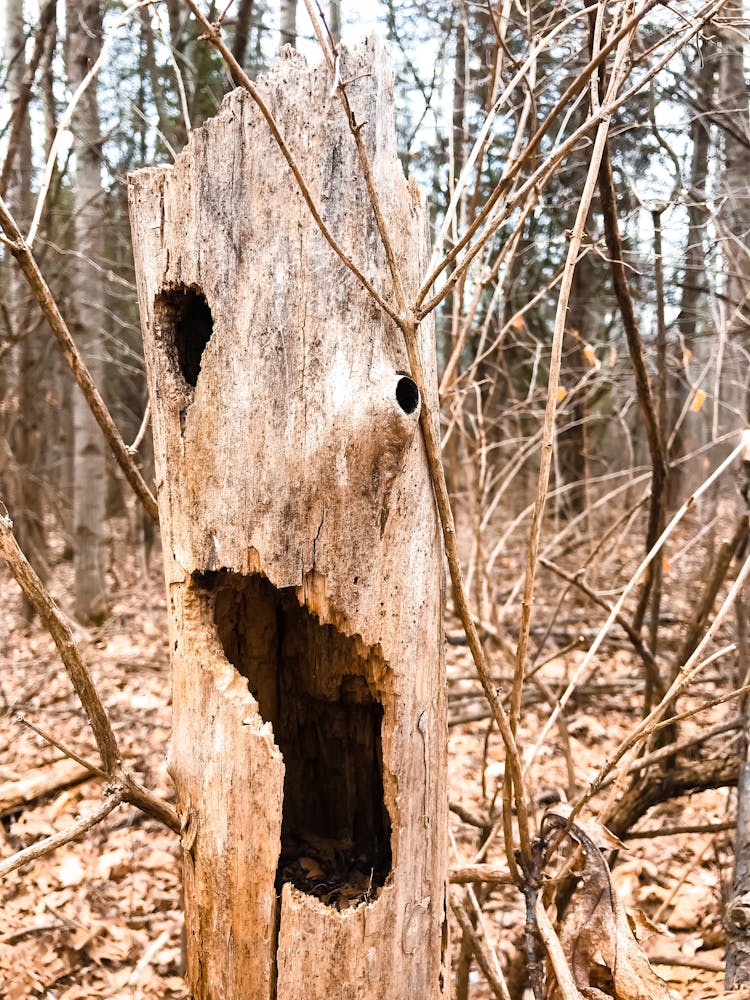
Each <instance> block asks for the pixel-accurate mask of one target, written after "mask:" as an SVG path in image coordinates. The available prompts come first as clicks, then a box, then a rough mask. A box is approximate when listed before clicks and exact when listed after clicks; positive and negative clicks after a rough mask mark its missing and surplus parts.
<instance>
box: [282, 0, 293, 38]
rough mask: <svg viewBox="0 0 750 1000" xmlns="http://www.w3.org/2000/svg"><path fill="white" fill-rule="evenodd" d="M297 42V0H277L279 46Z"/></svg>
mask: <svg viewBox="0 0 750 1000" xmlns="http://www.w3.org/2000/svg"><path fill="white" fill-rule="evenodd" d="M296 44H297V0H279V46H282V45H296Z"/></svg>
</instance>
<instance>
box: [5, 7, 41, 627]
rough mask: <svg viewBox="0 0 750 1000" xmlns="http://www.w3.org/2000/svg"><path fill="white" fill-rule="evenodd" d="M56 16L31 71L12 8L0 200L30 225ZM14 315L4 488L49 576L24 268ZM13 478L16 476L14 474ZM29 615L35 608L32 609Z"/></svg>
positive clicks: (36, 357)
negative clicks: (32, 102)
mask: <svg viewBox="0 0 750 1000" xmlns="http://www.w3.org/2000/svg"><path fill="white" fill-rule="evenodd" d="M49 23H50V10H49V7H46V8H45V9H44V11H43V12H42V22H41V24H40V26H39V29H38V35H37V38H36V41H35V45H34V53H33V55H32V61H31V65H30V66H27V64H26V58H25V54H24V51H25V44H26V25H25V24H24V18H23V3H22V2H21V0H9V2H8V4H7V5H6V34H5V59H6V66H7V92H8V98H9V101H10V104H11V108H12V116H11V123H10V126H11V127H10V137H9V141H8V151H7V154H6V157H5V161H4V163H3V168H2V176H0V194H3V195H4V194H5V193H6V190H7V196H8V202H9V204H10V205H11V206H12V208H13V210H14V212H15V213H16V217H17V218H18V219H19V220H20V222H21V224H22V225H27V224H28V223H29V222H30V221H31V215H32V211H33V203H32V197H31V129H30V126H29V114H28V110H29V96H30V89H31V81H32V79H33V74H34V72H35V71H36V68H37V66H38V63H39V60H40V58H41V54H42V51H43V48H44V38H45V35H46V33H47V30H48V28H49ZM7 307H8V315H9V316H10V317H11V318H12V324H13V329H12V331H8V333H9V334H10V340H11V348H10V350H9V357H8V359H7V361H6V362H5V363H4V374H5V379H4V381H5V387H4V391H5V394H6V399H7V400H9V402H10V406H9V407H8V411H7V414H8V415H7V419H6V420H5V421H4V424H5V426H4V431H5V434H6V436H7V444H6V445H5V446H3V448H2V452H3V455H4V461H3V463H2V464H3V467H4V469H3V472H4V474H3V476H2V480H3V487H4V489H6V490H7V491H8V492H7V500H8V505H9V507H10V509H11V511H12V512H13V515H14V517H15V519H16V532H17V535H18V538H19V541H20V542H21V544H22V545H23V547H24V548H25V549H26V551H27V552H28V553H29V555H30V556H31V558H32V559H33V560H34V564H35V565H36V566H37V568H38V570H39V572H40V573H42V575H43V576H45V577H46V575H47V563H46V551H47V544H46V532H45V526H44V514H43V512H44V501H43V497H44V490H43V468H44V448H43V444H44V438H43V433H42V419H43V415H44V397H43V393H41V392H40V391H39V364H40V354H41V332H40V330H39V328H38V324H37V323H36V316H34V315H32V307H31V297H30V295H29V292H28V288H27V287H26V283H25V281H24V280H23V276H22V275H21V274H20V273H19V271H18V270H17V269H16V268H13V269H11V270H10V272H9V275H8V285H7ZM9 473H10V474H9ZM25 607H26V612H27V613H29V614H30V612H31V608H30V606H29V605H28V604H27V605H26V606H25Z"/></svg>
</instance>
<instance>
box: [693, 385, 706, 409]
mask: <svg viewBox="0 0 750 1000" xmlns="http://www.w3.org/2000/svg"><path fill="white" fill-rule="evenodd" d="M705 402H706V394H705V392H704V391H703V389H696V390H695V395H694V396H693V401H692V403H691V404H690V412H691V413H698V411H699V410H700V409H701V407H702V406H703V404H704V403H705Z"/></svg>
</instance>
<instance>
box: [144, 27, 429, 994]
mask: <svg viewBox="0 0 750 1000" xmlns="http://www.w3.org/2000/svg"><path fill="white" fill-rule="evenodd" d="M341 73H342V78H343V79H344V80H350V81H351V83H349V84H348V87H347V90H348V94H349V98H350V101H351V104H352V107H353V110H354V113H355V115H356V118H357V121H358V122H360V123H361V122H364V123H366V124H365V125H364V127H363V132H362V134H363V136H364V138H365V141H366V144H367V148H368V150H369V154H370V157H371V160H372V164H373V173H374V176H375V180H376V183H377V186H378V190H379V191H380V193H381V197H382V199H383V210H384V214H385V217H386V220H387V222H388V225H389V227H390V231H391V233H392V236H393V242H394V244H395V246H396V248H397V250H398V255H399V259H400V264H401V267H402V268H403V274H404V277H405V281H406V283H407V286H408V291H410V292H414V290H415V289H416V288H417V286H418V282H419V276H420V273H421V271H422V270H423V268H424V266H425V264H426V255H427V249H428V246H427V242H428V240H427V220H426V210H425V207H424V205H423V202H422V199H421V197H420V194H419V191H418V190H417V188H416V187H415V186H414V185H412V184H408V183H407V182H406V180H405V179H404V177H403V174H402V172H401V168H400V165H399V163H398V160H397V158H396V152H395V131H394V123H393V104H392V101H393V96H392V79H391V73H390V69H389V67H388V60H387V56H386V54H385V52H384V50H383V48H382V46H381V44H380V43H379V42H377V41H374V40H370V41H367V42H365V43H362V45H361V46H359V47H358V48H357V49H356V50H355V51H354V52H348V53H345V54H344V58H343V65H342V70H341ZM258 85H259V87H260V89H261V91H262V93H263V95H264V97H265V99H266V100H267V101H268V103H269V105H270V107H271V108H272V110H273V112H274V115H275V116H276V118H277V121H278V122H279V124H280V127H281V130H282V133H283V135H284V136H285V139H286V141H287V143H288V145H289V147H290V148H291V149H292V151H293V153H294V155H295V157H296V158H297V160H298V162H299V164H300V165H301V168H302V171H303V174H304V176H305V177H306V178H307V180H308V182H309V185H310V189H311V191H312V194H313V197H314V198H315V200H316V202H317V203H318V205H319V206H320V207H321V211H322V215H323V217H324V219H325V221H326V223H327V224H328V226H329V227H330V228H331V230H332V231H333V233H334V234H335V236H336V238H337V239H338V240H339V242H340V244H342V245H343V246H344V247H345V248H346V249H347V250H348V251H349V252H350V253H351V255H352V257H353V258H354V259H355V260H356V261H357V262H358V263H359V264H360V266H362V267H363V269H364V271H365V273H366V275H367V276H368V278H369V279H370V281H372V282H373V283H374V285H375V286H376V287H377V288H378V289H379V290H380V291H381V293H382V294H383V295H384V296H385V297H386V299H388V300H389V301H392V296H391V294H390V290H389V286H390V282H389V278H388V272H387V268H386V262H385V255H384V253H383V249H382V245H381V243H380V240H379V237H378V234H377V230H376V227H375V222H374V218H373V213H372V210H371V208H370V206H369V203H368V200H367V195H366V191H365V186H364V183H363V180H362V176H361V171H360V166H359V163H358V159H357V153H356V149H355V145H354V142H353V140H352V137H351V135H350V133H349V130H348V127H347V123H346V121H345V119H344V116H343V112H342V109H341V105H340V102H339V101H338V99H337V98H335V97H331V95H330V87H331V80H330V78H329V76H328V73H327V71H326V69H325V67H316V68H313V69H310V68H308V67H307V64H306V63H305V61H304V59H303V58H302V57H301V56H299V55H297V54H296V53H291V52H289V53H287V54H286V55H285V57H284V58H282V59H280V60H279V61H278V62H277V63H276V65H275V66H274V68H273V70H272V71H271V72H270V74H269V75H268V76H266V77H265V78H264V79H262V80H261V81H259V84H258ZM130 201H131V222H132V228H133V244H134V252H135V262H136V273H137V279H138V292H139V301H140V309H141V319H142V325H143V333H144V344H145V354H146V364H147V369H148V380H149V391H150V395H151V402H152V411H153V429H154V441H155V452H156V469H157V486H158V493H159V509H160V517H161V526H162V538H163V543H164V556H165V567H166V580H167V587H168V592H169V608H170V629H171V632H170V635H171V645H172V666H173V692H174V731H173V738H172V745H171V751H170V770H171V773H172V775H173V777H174V780H175V784H176V787H177V792H178V800H179V807H180V811H181V815H182V817H183V825H184V833H183V848H184V855H185V875H184V879H185V904H186V922H187V931H188V963H189V979H190V984H191V989H192V991H193V993H194V995H195V997H197V998H200V1000H203V998H212V1000H216V998H228V1000H240V998H242V1000H248V998H271V997H277V998H279V1000H291V998H298V1000H303V998H304V1000H315V998H318V997H320V998H323V997H325V998H339V997H340V998H351V1000H355V998H383V1000H385V998H388V1000H398V998H404V1000H407V998H414V997H419V998H420V1000H423V998H424V1000H427V998H431V997H434V998H438V997H442V996H445V995H447V993H448V973H447V969H446V968H445V963H446V961H447V956H446V937H447V929H446V926H445V920H446V917H445V882H446V865H447V857H446V827H447V822H446V756H445V753H446V750H445V748H446V712H445V698H444V676H443V656H442V631H441V611H442V543H441V536H440V531H439V525H438V520H437V515H436V511H435V506H434V501H433V496H432V491H431V487H430V482H429V475H428V470H427V464H426V459H425V455H424V447H423V443H422V440H421V436H420V434H419V430H418V416H419V405H420V401H419V400H418V398H417V397H416V396H415V395H414V386H413V383H411V382H410V380H409V379H408V378H404V373H406V371H407V360H406V354H405V350H404V347H403V344H402V340H401V335H400V333H399V331H398V330H397V329H396V328H395V327H394V325H393V324H392V323H391V322H390V321H388V320H387V319H386V318H384V316H383V314H382V312H381V310H380V309H379V308H378V307H377V306H376V305H375V304H373V303H372V301H371V300H370V299H369V297H368V295H367V294H366V293H365V292H364V291H363V289H362V288H361V286H360V285H359V284H358V282H357V281H356V280H355V279H354V278H353V277H352V275H351V274H350V272H349V271H348V270H347V269H346V268H345V267H344V266H343V265H342V263H341V262H340V261H339V260H338V259H337V258H336V256H335V255H334V253H333V252H332V251H331V249H330V248H329V246H328V245H327V244H326V242H325V241H324V239H323V237H322V236H321V235H320V233H319V231H318V230H317V228H316V226H315V224H314V222H313V221H312V219H311V217H310V214H309V212H308V210H307V208H306V206H305V204H304V202H303V199H302V197H301V195H300V193H299V191H298V190H297V189H296V186H295V184H294V181H293V179H292V177H291V174H290V172H289V170H288V168H287V166H286V164H285V163H284V161H283V159H282V157H281V155H280V153H279V151H278V149H277V147H276V145H275V143H274V141H273V139H272V137H271V136H270V134H269V132H268V129H267V127H266V125H265V123H264V122H263V121H262V119H261V117H260V115H259V113H258V112H257V110H256V108H255V106H254V104H253V102H252V100H251V99H250V97H249V96H248V95H247V94H246V93H245V92H244V91H240V90H237V91H234V92H233V93H231V94H230V95H229V96H228V97H227V98H226V99H225V101H224V103H223V104H222V107H221V109H220V111H219V113H218V115H217V116H216V117H215V118H214V119H212V120H211V121H210V122H209V123H207V124H206V125H205V126H204V127H203V128H201V129H199V130H197V131H196V132H194V133H193V134H192V136H191V138H190V141H189V143H188V145H187V147H186V149H185V151H184V152H183V153H181V154H180V155H179V156H178V157H177V159H176V161H175V164H174V166H173V167H171V168H169V167H166V168H158V169H148V170H143V171H139V172H138V173H136V174H135V175H133V177H132V178H131V185H130ZM209 310H210V312H209ZM421 336H422V352H423V356H424V358H425V361H426V366H427V370H428V372H429V373H430V379H429V391H430V392H431V393H435V392H436V382H435V372H434V343H433V330H432V328H431V326H430V324H428V323H427V324H425V325H424V327H423V328H422V332H421ZM204 343H205V349H204V350H203V353H202V355H201V352H200V349H201V347H202V346H203V344H204ZM191 383H192V384H191ZM397 390H398V397H397ZM280 855H281V857H280ZM334 869H335V870H336V873H335V874H336V877H334V875H333V874H332V872H333V871H334ZM277 888H278V890H279V894H277ZM347 897H348V902H349V904H350V905H348V906H347V905H346V899H347ZM339 906H342V907H344V908H342V909H339Z"/></svg>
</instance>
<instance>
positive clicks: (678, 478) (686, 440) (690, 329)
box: [669, 42, 715, 506]
mask: <svg viewBox="0 0 750 1000" xmlns="http://www.w3.org/2000/svg"><path fill="white" fill-rule="evenodd" d="M701 56H702V59H701V66H700V70H699V74H698V79H697V82H696V92H697V99H698V110H697V111H696V112H695V113H694V115H693V120H692V124H691V126H690V137H691V142H692V147H693V148H692V156H691V160H690V187H689V191H688V205H687V209H688V232H687V244H686V246H685V254H684V261H685V269H684V272H683V278H682V290H681V294H680V312H679V314H678V316H677V331H678V334H679V336H678V339H677V341H676V343H675V353H676V357H674V358H673V362H672V365H671V367H670V392H669V395H670V399H671V402H672V413H671V417H670V421H669V424H670V426H671V427H675V426H676V425H677V421H678V419H679V417H680V415H681V413H682V410H683V408H684V405H685V400H686V398H687V395H688V393H689V392H690V391H691V386H690V384H689V382H688V381H687V379H686V377H685V375H683V374H682V373H683V371H684V370H685V368H686V367H687V365H689V364H690V361H691V359H692V358H694V356H695V355H696V354H697V347H698V340H697V334H698V326H699V320H700V308H701V303H702V302H704V301H705V297H706V291H707V275H706V255H705V250H704V237H705V227H706V221H707V218H708V213H707V211H706V202H707V201H708V192H707V190H706V185H707V181H708V154H709V148H710V131H709V126H708V123H707V121H706V119H705V116H704V114H703V111H704V109H706V110H707V109H708V107H709V106H710V105H711V104H712V103H713V90H714V79H715V49H714V47H713V46H711V45H709V43H708V42H704V43H703V45H702V46H701ZM696 362H697V364H701V363H702V362H701V359H696ZM703 420H704V417H703V416H701V415H699V414H695V415H689V417H688V422H684V423H683V424H682V426H680V427H679V428H678V429H677V432H676V434H675V437H674V441H673V443H672V447H671V449H670V453H669V457H670V459H671V460H672V461H673V462H674V460H675V459H678V458H680V457H682V456H683V455H685V454H687V453H688V452H689V451H691V450H693V449H694V448H695V447H697V446H698V444H699V443H700V427H701V424H702V423H703ZM687 472H688V463H680V464H674V465H673V466H672V469H671V472H670V480H669V488H670V497H669V502H670V506H675V504H676V503H677V500H678V498H679V497H681V496H684V495H686V494H687V493H688V492H689V491H690V488H691V485H692V484H691V483H689V482H688V481H686V476H687Z"/></svg>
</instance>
